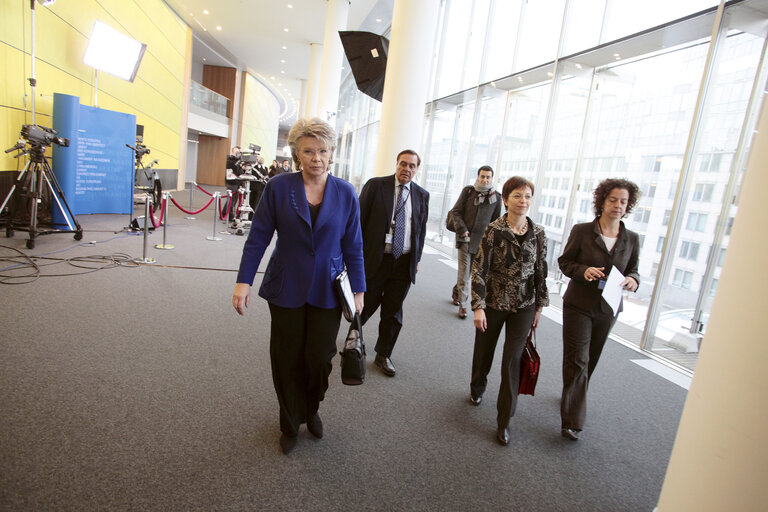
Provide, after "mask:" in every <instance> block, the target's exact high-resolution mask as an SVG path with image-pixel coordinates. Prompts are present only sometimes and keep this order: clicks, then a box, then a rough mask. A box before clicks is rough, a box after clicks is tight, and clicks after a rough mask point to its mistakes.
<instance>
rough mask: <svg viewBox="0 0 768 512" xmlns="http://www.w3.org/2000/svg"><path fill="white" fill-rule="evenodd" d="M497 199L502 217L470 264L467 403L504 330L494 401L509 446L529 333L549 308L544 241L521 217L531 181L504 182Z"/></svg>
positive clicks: (476, 400) (478, 397) (479, 394)
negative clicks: (503, 208)
mask: <svg viewBox="0 0 768 512" xmlns="http://www.w3.org/2000/svg"><path fill="white" fill-rule="evenodd" d="M501 197H502V199H503V201H504V205H505V206H506V207H507V213H506V215H504V216H502V217H499V218H498V219H496V220H494V221H493V222H491V223H490V224H489V225H488V227H486V228H485V234H484V235H483V239H482V240H481V241H480V246H479V248H478V250H477V256H476V257H475V259H474V260H473V261H472V309H473V310H474V312H475V313H474V317H475V318H474V322H475V327H476V330H475V348H474V353H473V356H472V381H471V382H470V396H469V399H470V401H471V402H472V403H473V404H474V405H480V403H481V402H482V400H483V393H484V392H485V387H486V385H487V383H488V372H489V371H490V370H491V365H492V363H493V354H494V352H495V351H496V343H497V342H498V340H499V335H500V334H501V329H502V328H504V352H503V354H502V356H501V384H500V385H499V396H498V399H497V401H496V411H497V415H496V423H497V430H496V439H497V440H498V441H499V442H500V443H501V444H503V445H507V444H509V419H510V418H511V417H512V416H514V414H515V408H516V407H517V391H518V387H519V385H520V359H521V357H522V355H523V348H525V340H526V338H527V337H528V332H530V330H531V329H535V328H536V326H537V325H538V324H539V318H540V317H541V310H542V309H543V308H544V307H545V306H548V305H549V294H548V292H547V237H546V236H545V235H544V229H543V228H542V227H541V226H538V225H536V224H534V223H533V221H532V220H531V219H530V218H529V217H528V216H527V215H526V214H527V213H528V208H530V206H531V201H532V199H533V183H531V182H530V181H528V180H527V179H525V178H521V177H520V176H513V177H512V178H509V179H508V180H507V181H506V183H504V187H503V188H502V192H501Z"/></svg>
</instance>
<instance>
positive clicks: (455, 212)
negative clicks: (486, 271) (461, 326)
mask: <svg viewBox="0 0 768 512" xmlns="http://www.w3.org/2000/svg"><path fill="white" fill-rule="evenodd" d="M501 203H502V200H501V194H499V193H498V192H496V191H495V190H494V189H493V169H492V168H491V166H490V165H484V166H482V167H480V168H479V169H478V170H477V180H476V181H475V184H474V185H468V186H466V187H464V189H463V190H462V191H461V194H460V195H459V199H457V200H456V204H455V205H453V208H451V210H450V211H449V212H448V217H447V219H446V221H445V224H446V227H447V228H448V229H449V230H451V231H453V232H454V233H456V248H457V249H458V250H459V274H458V278H457V279H456V286H454V287H453V304H454V305H456V306H459V318H462V319H463V318H467V308H466V307H464V305H465V304H466V303H467V300H468V299H469V295H470V286H471V285H470V283H471V280H470V276H469V272H470V269H471V268H472V259H473V258H474V256H475V254H477V248H478V246H479V245H480V240H481V239H482V238H483V233H485V228H486V226H488V224H490V222H491V221H493V220H495V219H497V218H498V217H499V215H500V214H501Z"/></svg>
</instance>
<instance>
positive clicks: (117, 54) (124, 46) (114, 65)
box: [83, 21, 147, 82]
mask: <svg viewBox="0 0 768 512" xmlns="http://www.w3.org/2000/svg"><path fill="white" fill-rule="evenodd" d="M146 49H147V45H146V44H143V43H140V42H139V41H137V40H135V39H132V38H130V37H128V36H126V35H123V34H121V33H120V32H118V31H117V30H115V29H113V28H112V27H110V26H109V25H107V24H105V23H102V22H101V21H97V22H96V23H94V25H93V32H92V33H91V39H90V41H88V48H87V49H86V50H85V55H84V56H83V62H84V63H86V64H87V65H89V66H91V67H93V68H96V69H97V70H99V71H104V72H105V73H109V74H110V75H114V76H116V77H118V78H122V79H123V80H128V81H129V82H133V80H134V79H135V78H136V73H137V72H138V70H139V64H141V58H142V57H143V56H144V51H145V50H146Z"/></svg>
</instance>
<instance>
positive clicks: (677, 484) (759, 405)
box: [658, 98, 768, 512]
mask: <svg viewBox="0 0 768 512" xmlns="http://www.w3.org/2000/svg"><path fill="white" fill-rule="evenodd" d="M763 101H764V102H763V107H762V113H761V115H760V122H759V126H758V132H757V133H756V134H755V138H754V140H753V141H752V150H751V154H750V157H749V164H748V166H747V172H746V175H745V176H744V180H743V182H742V185H741V192H740V195H739V202H738V207H739V209H738V212H737V214H736V220H735V221H734V224H733V229H732V231H731V240H730V243H729V245H728V251H727V253H726V255H725V261H724V262H723V269H722V273H721V275H720V281H719V283H718V285H717V295H716V296H715V299H714V302H713V304H712V311H711V316H710V318H709V322H708V324H707V334H706V336H705V337H704V340H703V341H702V347H701V352H700V354H699V358H698V361H697V363H696V374H695V375H694V377H693V382H692V383H691V389H690V391H689V392H688V398H687V399H686V402H685V408H684V409H683V415H682V418H681V420H680V426H679V428H678V430H677V438H676V439H675V445H674V448H673V449H672V456H671V458H670V461H669V467H668V468H667V475H666V478H665V479H664V486H663V487H662V490H661V496H660V498H659V506H658V511H659V512H677V511H680V510H696V511H697V512H709V511H712V512H715V511H721V510H739V511H761V510H766V503H768V485H766V475H767V474H768V473H767V471H768V443H767V442H766V432H768V398H766V397H768V379H766V376H765V372H766V367H767V366H768V343H767V342H766V341H767V336H766V323H765V321H764V318H763V316H764V315H765V302H764V301H765V298H764V297H765V294H766V290H768V273H766V271H765V255H766V254H768V237H766V236H765V233H766V222H767V221H768V215H766V207H765V191H766V190H768V173H766V172H765V169H766V168H768V101H766V99H765V98H764V100H763ZM761 297H763V298H762V299H761Z"/></svg>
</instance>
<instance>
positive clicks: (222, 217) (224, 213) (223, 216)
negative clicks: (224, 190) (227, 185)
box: [219, 194, 232, 222]
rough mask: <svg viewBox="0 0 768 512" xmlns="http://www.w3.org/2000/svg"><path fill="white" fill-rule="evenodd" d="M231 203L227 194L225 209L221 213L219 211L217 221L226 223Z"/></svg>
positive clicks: (229, 195) (230, 198)
mask: <svg viewBox="0 0 768 512" xmlns="http://www.w3.org/2000/svg"><path fill="white" fill-rule="evenodd" d="M231 202H232V195H231V194H227V207H226V208H225V209H224V210H223V211H222V210H220V211H219V220H222V221H224V222H226V220H227V217H229V207H230V206H231V205H230V203H231Z"/></svg>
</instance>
